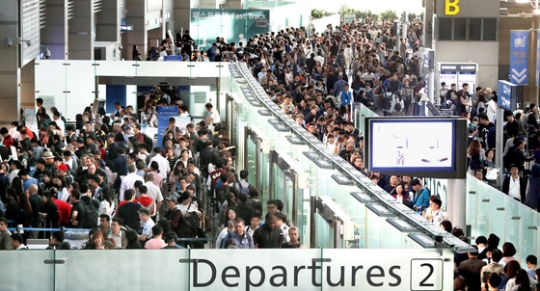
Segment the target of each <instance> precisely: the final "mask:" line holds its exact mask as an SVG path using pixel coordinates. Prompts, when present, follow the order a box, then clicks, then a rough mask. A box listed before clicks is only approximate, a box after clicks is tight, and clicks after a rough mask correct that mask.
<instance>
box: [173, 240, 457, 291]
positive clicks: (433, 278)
mask: <svg viewBox="0 0 540 291" xmlns="http://www.w3.org/2000/svg"><path fill="white" fill-rule="evenodd" d="M388 239H389V238H388ZM248 253H249V255H248ZM232 258H235V259H232ZM255 258H256V259H255ZM180 262H182V263H185V264H190V273H191V274H190V278H189V281H190V285H191V286H190V287H191V288H190V289H191V290H218V289H219V290H221V289H223V288H226V289H227V290H271V289H272V288H278V289H287V290H304V291H309V290H338V291H339V290H385V291H391V290H396V291H397V290H399V291H401V290H418V291H422V290H430V291H434V290H452V286H453V273H452V264H453V260H452V252H451V251H450V250H447V249H446V250H443V253H442V256H441V255H440V253H438V252H437V250H426V249H414V250H413V249H408V250H392V249H391V250H388V249H385V250H382V249H380V250H377V249H324V250H322V251H321V250H318V249H298V250H285V249H281V250H279V253H276V252H275V250H264V249H259V250H238V249H237V250H234V249H231V250H227V251H223V250H197V249H194V250H191V253H190V258H189V259H187V258H186V259H183V260H182V259H180Z"/></svg>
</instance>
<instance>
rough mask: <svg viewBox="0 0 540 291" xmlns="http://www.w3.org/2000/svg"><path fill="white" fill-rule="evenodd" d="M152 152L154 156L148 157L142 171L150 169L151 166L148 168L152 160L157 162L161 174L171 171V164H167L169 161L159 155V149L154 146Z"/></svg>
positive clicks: (164, 174)
mask: <svg viewBox="0 0 540 291" xmlns="http://www.w3.org/2000/svg"><path fill="white" fill-rule="evenodd" d="M152 152H153V153H154V156H153V157H152V158H151V159H150V162H149V163H148V168H146V169H145V170H144V171H145V172H150V171H152V168H150V165H151V164H152V162H154V161H155V162H157V163H158V166H159V172H160V173H161V174H162V175H163V176H166V175H168V174H169V172H170V171H171V166H170V165H169V161H168V160H167V159H166V158H164V157H163V156H162V155H161V149H160V148H159V147H156V148H154V150H153V151H152Z"/></svg>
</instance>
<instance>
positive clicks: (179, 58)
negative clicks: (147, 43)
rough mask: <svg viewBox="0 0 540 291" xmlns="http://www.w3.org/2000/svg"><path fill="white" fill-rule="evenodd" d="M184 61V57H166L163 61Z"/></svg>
mask: <svg viewBox="0 0 540 291" xmlns="http://www.w3.org/2000/svg"><path fill="white" fill-rule="evenodd" d="M182 60H183V58H182V56H164V57H163V61H165V62H181V61H182Z"/></svg>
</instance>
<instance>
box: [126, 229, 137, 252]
mask: <svg viewBox="0 0 540 291" xmlns="http://www.w3.org/2000/svg"><path fill="white" fill-rule="evenodd" d="M124 238H125V242H124V249H126V250H129V249H140V248H141V243H140V242H139V237H138V235H137V232H136V231H135V230H133V229H126V231H125V236H124Z"/></svg>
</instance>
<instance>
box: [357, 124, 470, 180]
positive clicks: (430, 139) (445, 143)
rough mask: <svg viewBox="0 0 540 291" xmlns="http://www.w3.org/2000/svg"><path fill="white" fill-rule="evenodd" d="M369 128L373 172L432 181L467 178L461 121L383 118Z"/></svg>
mask: <svg viewBox="0 0 540 291" xmlns="http://www.w3.org/2000/svg"><path fill="white" fill-rule="evenodd" d="M465 122H466V121H465ZM366 126H367V127H368V128H367V129H366V132H367V133H368V135H367V140H366V141H365V142H366V154H367V155H366V156H365V157H366V160H367V164H368V167H369V170H370V171H376V172H383V173H387V174H401V175H407V176H424V177H433V178H443V177H444V178H457V177H458V176H464V175H465V173H464V172H465V170H466V169H465V168H464V167H463V164H464V163H466V161H465V162H463V161H462V159H465V158H466V157H465V145H464V144H463V142H464V141H465V140H466V137H467V136H466V134H465V130H466V123H463V122H458V119H454V118H448V119H441V118H392V117H390V118H388V117H387V118H383V117H381V118H369V119H368V122H367V123H366ZM462 127H463V128H462ZM458 128H459V130H458ZM458 132H459V133H458ZM458 172H459V173H458Z"/></svg>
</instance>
